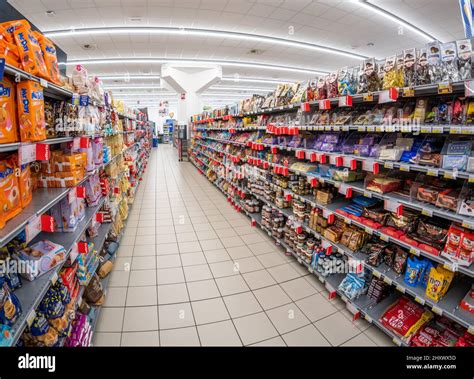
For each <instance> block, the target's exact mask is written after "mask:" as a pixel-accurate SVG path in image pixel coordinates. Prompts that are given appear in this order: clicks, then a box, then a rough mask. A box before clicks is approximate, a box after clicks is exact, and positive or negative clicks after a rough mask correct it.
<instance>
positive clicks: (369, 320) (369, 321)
mask: <svg viewBox="0 0 474 379" xmlns="http://www.w3.org/2000/svg"><path fill="white" fill-rule="evenodd" d="M364 318H365V321H367V322H368V323H369V324H372V322H373V320H372V317H370V316H369V315H368V314H365V315H364Z"/></svg>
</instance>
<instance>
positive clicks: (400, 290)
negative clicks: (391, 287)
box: [395, 284, 405, 293]
mask: <svg viewBox="0 0 474 379" xmlns="http://www.w3.org/2000/svg"><path fill="white" fill-rule="evenodd" d="M395 288H396V289H397V291H398V292H401V293H405V288H404V287H402V286H401V285H400V284H397V285H396V286H395Z"/></svg>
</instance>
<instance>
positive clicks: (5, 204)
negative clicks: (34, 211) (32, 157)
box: [0, 159, 21, 228]
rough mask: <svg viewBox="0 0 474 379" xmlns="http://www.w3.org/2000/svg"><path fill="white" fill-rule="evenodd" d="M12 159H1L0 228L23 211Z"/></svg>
mask: <svg viewBox="0 0 474 379" xmlns="http://www.w3.org/2000/svg"><path fill="white" fill-rule="evenodd" d="M15 168H16V167H15V165H14V163H13V161H12V160H11V159H5V160H3V161H0V200H1V201H0V204H1V211H0V228H3V227H4V226H5V223H6V222H7V221H8V220H10V219H11V218H13V217H15V216H16V215H17V214H18V213H20V212H21V199H20V188H19V186H18V178H17V176H16V175H15Z"/></svg>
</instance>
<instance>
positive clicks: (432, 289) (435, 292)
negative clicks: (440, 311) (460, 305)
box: [426, 267, 444, 301]
mask: <svg viewBox="0 0 474 379" xmlns="http://www.w3.org/2000/svg"><path fill="white" fill-rule="evenodd" d="M443 283H444V275H443V273H442V272H440V271H438V269H436V268H434V267H432V268H431V270H430V274H429V277H428V283H427V285H426V296H427V297H429V298H430V299H432V300H434V301H438V300H439V299H440V298H441V292H442V289H443Z"/></svg>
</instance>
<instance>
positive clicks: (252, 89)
mask: <svg viewBox="0 0 474 379" xmlns="http://www.w3.org/2000/svg"><path fill="white" fill-rule="evenodd" d="M104 88H105V89H107V90H111V91H114V90H120V89H126V90H129V89H130V90H132V89H137V90H140V89H150V90H153V89H154V90H161V91H157V92H156V93H159V92H162V93H164V92H165V91H163V89H162V88H161V87H160V86H159V85H157V86H133V85H131V86H108V85H105V86H104ZM274 89H275V88H274V87H269V88H248V87H220V86H212V87H211V88H209V89H208V90H213V91H216V90H222V91H247V92H251V91H256V92H268V91H272V90H274ZM166 93H169V92H166Z"/></svg>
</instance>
